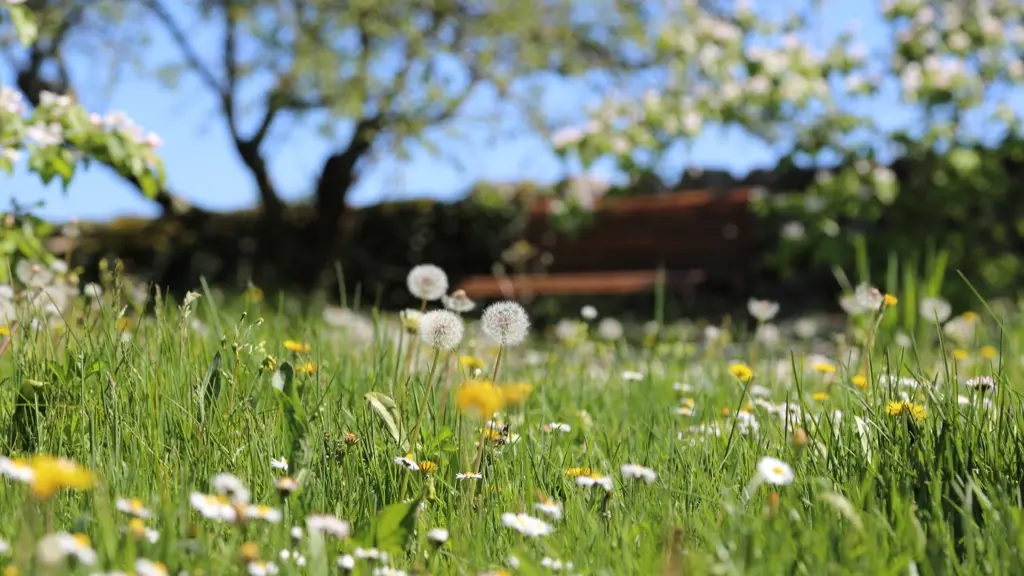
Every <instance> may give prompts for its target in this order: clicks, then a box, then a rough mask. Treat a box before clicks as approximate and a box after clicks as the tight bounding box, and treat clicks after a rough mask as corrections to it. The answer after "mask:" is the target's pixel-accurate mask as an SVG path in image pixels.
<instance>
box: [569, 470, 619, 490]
mask: <svg viewBox="0 0 1024 576" xmlns="http://www.w3.org/2000/svg"><path fill="white" fill-rule="evenodd" d="M576 485H577V486H582V487H584V488H590V487H592V486H600V487H601V488H604V489H605V492H611V491H612V479H611V478H609V477H608V476H601V475H600V474H590V475H588V476H577V477H576Z"/></svg>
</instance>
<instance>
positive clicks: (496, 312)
mask: <svg viewBox="0 0 1024 576" xmlns="http://www.w3.org/2000/svg"><path fill="white" fill-rule="evenodd" d="M480 323H481V324H482V325H483V329H484V332H486V333H487V335H488V336H490V337H491V338H493V339H494V340H495V341H497V342H498V344H501V345H502V346H518V345H520V344H522V343H523V341H524V340H526V335H527V334H528V333H529V331H530V318H529V316H527V315H526V310H524V309H523V307H522V306H521V305H520V304H519V303H518V302H513V301H511V300H505V301H503V302H495V303H494V304H491V305H490V306H488V307H487V308H486V309H485V310H484V313H483V316H482V317H481V318H480Z"/></svg>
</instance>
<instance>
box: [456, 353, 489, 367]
mask: <svg viewBox="0 0 1024 576" xmlns="http://www.w3.org/2000/svg"><path fill="white" fill-rule="evenodd" d="M459 366H462V368H463V369H464V370H483V369H484V368H486V367H487V365H486V364H484V361H483V360H481V359H479V358H477V357H476V356H468V355H462V356H459Z"/></svg>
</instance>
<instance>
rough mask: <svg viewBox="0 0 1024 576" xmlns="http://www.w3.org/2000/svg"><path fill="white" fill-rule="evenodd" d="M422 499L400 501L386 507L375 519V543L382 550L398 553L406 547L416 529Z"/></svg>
mask: <svg viewBox="0 0 1024 576" xmlns="http://www.w3.org/2000/svg"><path fill="white" fill-rule="evenodd" d="M419 508H420V499H419V498H417V499H415V500H413V501H412V502H399V503H398V504H392V505H390V506H388V507H387V508H384V509H383V510H381V511H380V512H378V513H377V517H376V518H374V520H373V545H374V546H375V547H377V548H378V549H380V550H386V551H388V552H391V553H392V554H398V553H400V552H402V551H404V550H405V549H406V547H407V546H408V544H409V539H410V537H411V536H412V533H413V531H414V530H415V529H416V514H417V513H418V512H419Z"/></svg>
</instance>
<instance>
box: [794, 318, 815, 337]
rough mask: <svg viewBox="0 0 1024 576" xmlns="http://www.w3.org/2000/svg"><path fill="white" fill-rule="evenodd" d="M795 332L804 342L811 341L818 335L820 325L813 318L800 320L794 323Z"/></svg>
mask: <svg viewBox="0 0 1024 576" xmlns="http://www.w3.org/2000/svg"><path fill="white" fill-rule="evenodd" d="M793 331H794V332H796V335H797V336H798V337H799V338H801V339H803V340H810V339H812V338H814V336H815V335H816V334H817V333H818V323H817V322H815V321H814V320H813V319H811V318H800V319H798V320H797V321H796V322H794V323H793Z"/></svg>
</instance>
